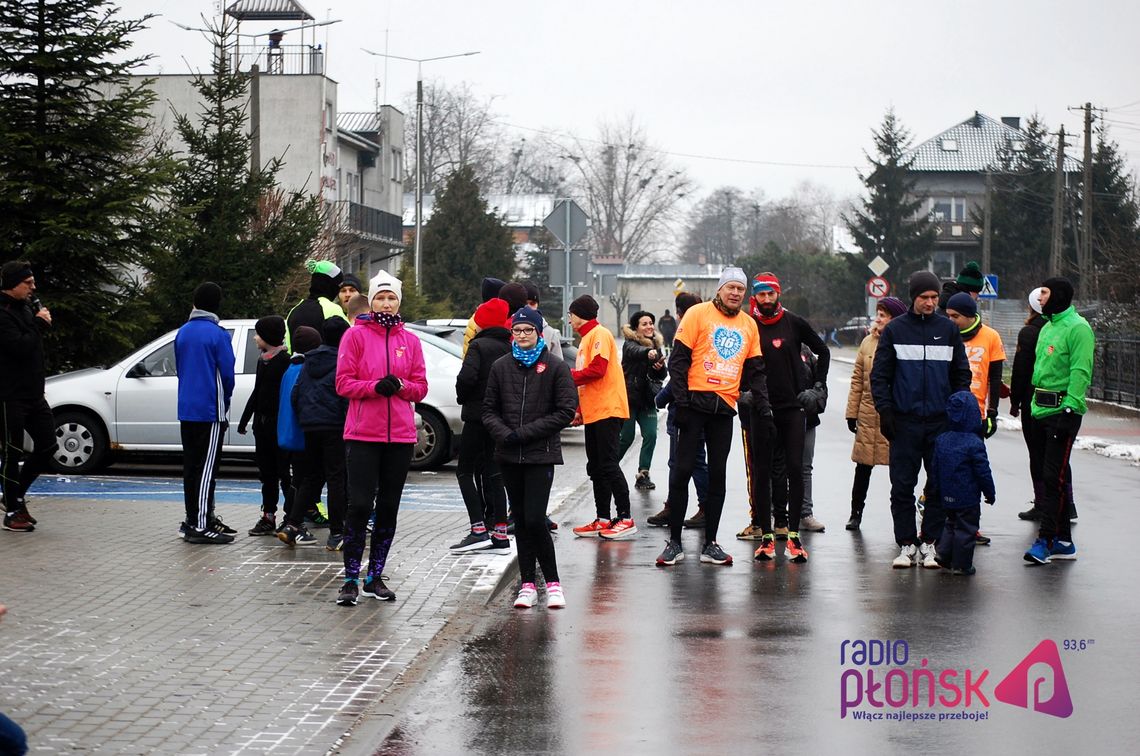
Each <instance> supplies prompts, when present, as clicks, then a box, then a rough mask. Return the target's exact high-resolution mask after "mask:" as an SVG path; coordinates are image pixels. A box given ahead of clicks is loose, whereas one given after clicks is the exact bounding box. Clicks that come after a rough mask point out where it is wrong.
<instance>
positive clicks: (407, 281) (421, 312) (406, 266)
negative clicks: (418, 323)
mask: <svg viewBox="0 0 1140 756" xmlns="http://www.w3.org/2000/svg"><path fill="white" fill-rule="evenodd" d="M396 277H397V278H399V279H400V284H401V288H400V292H401V297H402V298H401V299H400V317H402V318H403V319H404V320H406V321H409V322H411V321H413V320H427V319H428V318H450V317H451V314H452V312H453V310H454V308H453V307H452V306H451V302H450V301H449V300H448V299H447V298H446V297H445V298H443V299H436V298H434V297H429V296H427V295H426V294H424V293H423V292H421V291H420V289H419V287H418V286H416V269H415V267H414V265H413V263H412V258H411V256H410V255H407V254H405V255H404V259H403V261H402V262H401V263H400V272H399V273H398V274H397V275H396Z"/></svg>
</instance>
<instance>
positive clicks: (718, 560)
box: [701, 554, 732, 567]
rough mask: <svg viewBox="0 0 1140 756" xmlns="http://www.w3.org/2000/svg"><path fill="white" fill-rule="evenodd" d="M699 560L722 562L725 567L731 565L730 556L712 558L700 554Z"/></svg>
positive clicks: (707, 562) (712, 562)
mask: <svg viewBox="0 0 1140 756" xmlns="http://www.w3.org/2000/svg"><path fill="white" fill-rule="evenodd" d="M701 561H702V562H704V563H705V564H723V565H725V566H726V567H731V566H732V557H728V558H727V559H713V558H712V557H711V556H705V555H704V554H701Z"/></svg>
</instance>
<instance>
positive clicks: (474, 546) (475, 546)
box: [447, 539, 491, 554]
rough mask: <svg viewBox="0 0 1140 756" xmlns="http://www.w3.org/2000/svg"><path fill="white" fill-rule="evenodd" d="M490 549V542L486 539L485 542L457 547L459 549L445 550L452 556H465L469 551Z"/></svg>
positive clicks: (450, 548)
mask: <svg viewBox="0 0 1140 756" xmlns="http://www.w3.org/2000/svg"><path fill="white" fill-rule="evenodd" d="M490 548H491V540H490V539H487V540H486V541H479V542H478V543H469V544H467V545H466V546H459V547H456V546H450V547H448V549H447V550H448V551H450V552H451V553H452V554H466V553H467V552H469V551H482V550H484V549H490Z"/></svg>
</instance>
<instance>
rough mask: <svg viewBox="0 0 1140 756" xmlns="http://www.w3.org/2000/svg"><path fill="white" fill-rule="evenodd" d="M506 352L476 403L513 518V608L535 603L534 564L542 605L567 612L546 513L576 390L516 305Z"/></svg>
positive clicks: (538, 320)
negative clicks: (541, 583) (516, 576)
mask: <svg viewBox="0 0 1140 756" xmlns="http://www.w3.org/2000/svg"><path fill="white" fill-rule="evenodd" d="M511 334H512V335H513V336H514V343H513V344H512V345H511V354H510V355H509V356H506V357H503V358H501V359H499V360H498V361H497V362H495V364H494V365H492V366H491V374H490V375H489V376H488V378H487V393H486V396H485V398H484V400H483V425H484V427H486V429H487V432H488V433H490V434H491V437H492V438H493V439H495V460H496V461H497V462H498V463H499V467H500V470H501V471H502V475H503V482H504V483H505V484H506V487H507V492H508V493H509V494H510V498H511V506H512V507H514V512H515V542H516V543H517V544H518V551H519V573H520V576H521V578H522V585H521V586H520V587H519V595H518V598H517V599H515V606H516V607H519V608H530V607H532V606H534V603H535V601H536V600H537V598H538V591H537V589H536V587H535V578H536V571H535V566H536V564H535V563H536V562H537V563H538V564H539V565H541V566H542V576H543V577H544V578H545V579H546V606H547V607H548V608H551V609H560V608H562V607H564V606H566V599H565V597H564V596H563V594H562V584H561V583H560V582H559V579H558V564H557V562H556V560H555V558H554V540H553V539H552V538H551V537H550V531H549V530H548V529H547V527H546V507H547V505H548V504H549V503H550V487H551V485H552V484H553V482H554V466H555V465H560V464H562V444H561V439H560V437H559V434H560V433H561V432H562V429H563V428H566V427H567V426H569V425H570V421H571V420H573V419H574V412H575V411H576V410H577V409H578V389H577V388H576V387H575V386H574V379H573V378H571V377H570V368H569V366H568V365H567V364H566V363H565V362H563V361H562V360H560V359H558V358H557V357H555V356H553V355H552V354H550V352H549V350H547V348H546V344H545V343H543V340H542V316H541V315H539V314H538V311H537V310H531V309H530V308H527V307H523V308H522V309H520V310H519V311H518V312H516V313H515V314H514V318H513V319H512V325H511Z"/></svg>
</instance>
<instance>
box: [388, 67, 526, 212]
mask: <svg viewBox="0 0 1140 756" xmlns="http://www.w3.org/2000/svg"><path fill="white" fill-rule="evenodd" d="M405 102H406V104H405V108H406V109H407V110H408V112H409V113H411V114H412V117H411V118H408V119H406V120H405V121H404V144H405V145H407V152H408V155H409V156H410V157H409V159H408V160H407V161H406V166H407V175H406V176H405V177H404V182H405V185H406V186H409V187H410V186H414V185H415V181H416V178H415V177H416V173H415V171H416V162H417V161H419V160H420V157H421V156H419V155H417V154H416V147H415V146H416V129H417V125H416V110H415V94H414V93H412V94H409V95H408V96H407V98H405ZM493 104H494V100H493V98H490V99H485V100H484V99H481V98H479V97H478V96H477V95H476V94H475V92H474V91H473V90H472V88H471V86H470V85H469V84H467V83H462V84H458V85H455V86H450V87H449V86H447V85H445V84H442V83H440V82H439V81H427V82H424V127H423V148H422V152H423V156H422V158H423V182H424V192H425V193H427V194H431V193H434V192H435V191H436V190H437V189H442V187H443V185H444V183H446V180H447V178H448V176H450V175H451V174H452V173H454V172H455V171H456V170H458V169H460V168H463V167H465V166H471V167H472V168H474V169H475V175H476V177H477V178H478V179H479V181H480V183H484V182H489V181H491V180H492V178H493V176H494V175H495V174H496V173H497V171H498V170H499V168H498V164H499V160H498V153H499V151H500V143H502V142H503V141H504V135H503V130H502V129H501V128H500V127H499V126H498V125H497V124H496V123H495V120H494V119H495V114H494V111H493V110H492V105H493Z"/></svg>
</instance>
